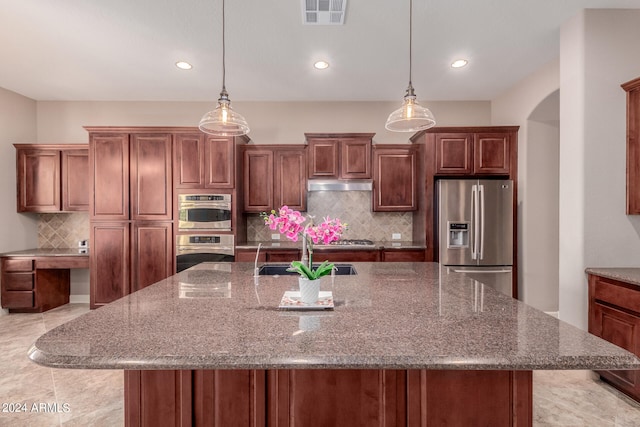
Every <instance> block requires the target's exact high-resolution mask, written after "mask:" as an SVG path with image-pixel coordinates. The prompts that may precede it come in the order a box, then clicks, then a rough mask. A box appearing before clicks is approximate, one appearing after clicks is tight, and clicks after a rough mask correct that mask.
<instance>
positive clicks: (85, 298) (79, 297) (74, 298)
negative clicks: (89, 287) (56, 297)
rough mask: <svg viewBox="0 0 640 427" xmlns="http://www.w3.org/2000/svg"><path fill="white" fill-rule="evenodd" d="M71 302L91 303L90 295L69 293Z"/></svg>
mask: <svg viewBox="0 0 640 427" xmlns="http://www.w3.org/2000/svg"><path fill="white" fill-rule="evenodd" d="M69 303H70V304H89V295H69Z"/></svg>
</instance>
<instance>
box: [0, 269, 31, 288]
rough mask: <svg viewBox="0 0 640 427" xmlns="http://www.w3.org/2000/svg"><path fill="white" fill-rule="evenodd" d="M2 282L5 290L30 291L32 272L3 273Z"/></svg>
mask: <svg viewBox="0 0 640 427" xmlns="http://www.w3.org/2000/svg"><path fill="white" fill-rule="evenodd" d="M2 283H3V284H4V289H5V290H7V291H32V290H33V273H4V274H3V275H2Z"/></svg>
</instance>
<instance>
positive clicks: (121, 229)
mask: <svg viewBox="0 0 640 427" xmlns="http://www.w3.org/2000/svg"><path fill="white" fill-rule="evenodd" d="M129 233H130V225H129V223H128V222H113V223H93V224H91V251H90V253H89V276H90V282H91V298H90V300H91V308H97V307H100V306H102V305H105V304H108V303H110V302H112V301H115V300H117V299H118V298H121V297H123V296H125V295H127V294H129V292H130V286H129V242H130V238H129Z"/></svg>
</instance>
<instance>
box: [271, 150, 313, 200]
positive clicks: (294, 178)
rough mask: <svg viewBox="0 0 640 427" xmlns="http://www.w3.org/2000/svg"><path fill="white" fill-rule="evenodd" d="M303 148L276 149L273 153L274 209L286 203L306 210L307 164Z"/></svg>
mask: <svg viewBox="0 0 640 427" xmlns="http://www.w3.org/2000/svg"><path fill="white" fill-rule="evenodd" d="M305 154H306V153H305V151H304V148H302V149H291V150H276V151H275V153H274V155H275V158H274V162H275V163H274V164H275V168H274V192H273V193H274V206H273V208H274V209H277V208H279V207H280V206H283V205H287V206H289V207H290V208H291V209H296V210H300V211H306V210H307V165H306V158H305Z"/></svg>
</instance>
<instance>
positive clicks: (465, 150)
mask: <svg viewBox="0 0 640 427" xmlns="http://www.w3.org/2000/svg"><path fill="white" fill-rule="evenodd" d="M472 137H473V135H472V134H468V133H440V134H436V135H435V140H436V174H440V175H466V174H470V173H471V171H472V170H473V167H472V162H473V150H472V144H473V139H472Z"/></svg>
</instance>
